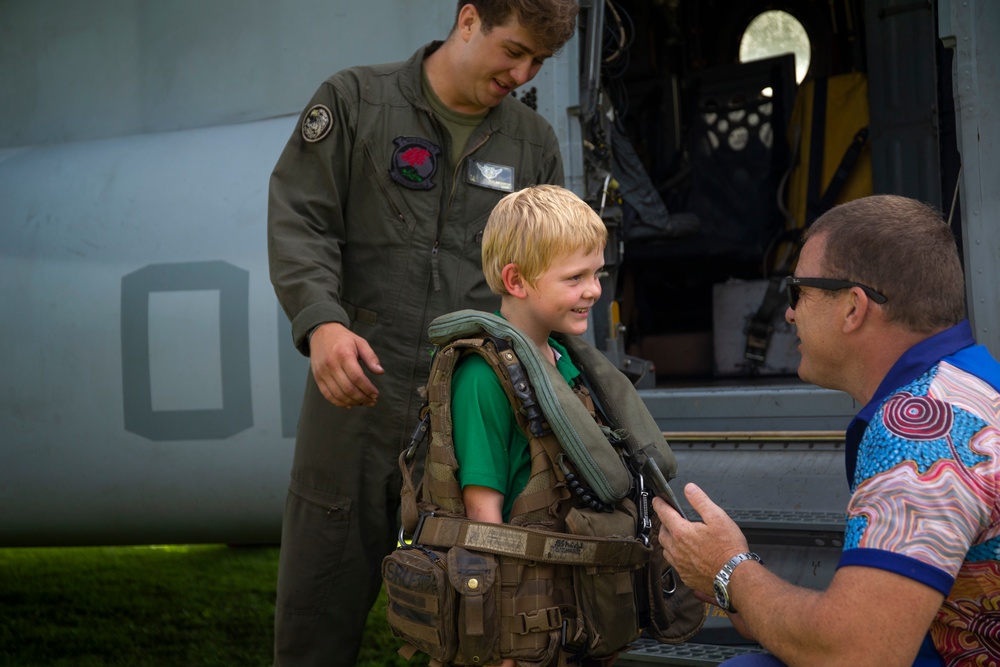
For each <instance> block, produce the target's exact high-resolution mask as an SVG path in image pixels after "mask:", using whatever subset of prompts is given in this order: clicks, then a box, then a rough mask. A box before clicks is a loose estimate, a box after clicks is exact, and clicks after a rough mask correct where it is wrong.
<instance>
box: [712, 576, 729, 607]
mask: <svg viewBox="0 0 1000 667" xmlns="http://www.w3.org/2000/svg"><path fill="white" fill-rule="evenodd" d="M712 588H713V589H714V590H715V601H716V602H718V603H719V606H720V607H722V608H723V609H725V610H726V611H729V591H728V590H726V587H725V586H723V585H722V584H721V583H720V582H718V581H716V582H715V583H714V584H712Z"/></svg>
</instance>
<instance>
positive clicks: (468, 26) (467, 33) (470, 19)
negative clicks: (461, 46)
mask: <svg viewBox="0 0 1000 667" xmlns="http://www.w3.org/2000/svg"><path fill="white" fill-rule="evenodd" d="M478 22H479V12H477V11H476V7H475V5H471V4H470V5H465V6H464V7H462V9H460V10H459V12H458V21H457V24H458V31H459V34H460V35H461V36H462V39H463V40H464V41H466V42H467V41H469V38H470V37H471V36H472V31H473V29H474V28H475V27H476V25H477V23H478Z"/></svg>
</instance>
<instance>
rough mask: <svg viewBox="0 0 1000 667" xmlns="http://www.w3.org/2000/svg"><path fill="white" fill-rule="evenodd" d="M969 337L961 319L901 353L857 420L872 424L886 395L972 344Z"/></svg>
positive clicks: (965, 321)
mask: <svg viewBox="0 0 1000 667" xmlns="http://www.w3.org/2000/svg"><path fill="white" fill-rule="evenodd" d="M975 344H976V340H975V339H974V338H973V337H972V325H971V324H969V321H968V320H962V321H961V322H959V323H958V324H956V325H955V326H953V327H949V328H947V329H945V330H944V331H941V332H939V333H936V334H934V335H933V336H931V337H930V338H926V339H924V340H922V341H920V342H919V343H917V344H916V345H914V346H913V347H911V348H910V349H909V350H907V351H906V352H904V353H903V356H901V357H900V358H899V359H898V360H897V361H896V363H895V364H893V366H892V368H890V369H889V372H888V373H886V375H885V377H884V378H882V382H881V383H880V384H879V386H878V389H876V390H875V395H874V396H872V398H871V400H870V401H868V405H866V406H865V407H863V408H862V409H861V412H859V413H858V418H860V419H863V420H865V421H866V422H868V421H871V418H872V417H873V416H874V415H875V412H876V411H877V410H878V408H879V406H880V405H882V401H884V400H885V399H886V398H887V397H888V396H889V394H891V393H893V392H895V391H896V390H897V389H899V388H900V387H902V386H905V385H908V384H909V383H910V382H912V381H913V380H916V379H917V378H918V377H920V376H921V375H923V374H924V373H926V372H927V371H928V370H929V369H930V368H931V367H932V366H934V365H935V364H936V363H937V362H939V361H941V360H942V359H944V358H945V357H948V356H951V355H952V354H955V353H956V352H958V351H959V350H961V349H963V348H966V347H969V346H970V345H975Z"/></svg>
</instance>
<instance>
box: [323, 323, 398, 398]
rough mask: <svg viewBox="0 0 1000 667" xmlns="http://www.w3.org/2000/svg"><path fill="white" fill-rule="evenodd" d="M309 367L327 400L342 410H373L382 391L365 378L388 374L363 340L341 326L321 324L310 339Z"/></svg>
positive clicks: (338, 324)
mask: <svg viewBox="0 0 1000 667" xmlns="http://www.w3.org/2000/svg"><path fill="white" fill-rule="evenodd" d="M309 350H310V351H309V364H310V366H311V367H312V373H313V377H314V378H315V379H316V384H317V385H318V386H319V390H320V392H322V394H323V397H324V398H326V400H328V401H330V402H331V403H333V404H334V405H336V406H338V407H341V408H352V407H356V406H362V405H366V406H369V407H371V406H373V405H375V401H376V400H378V389H376V388H375V385H374V384H372V381H371V380H370V379H369V378H368V376H367V375H365V371H364V369H363V368H362V367H361V363H362V362H363V363H364V365H365V367H367V369H368V370H369V371H371V372H372V373H375V374H376V375H382V373H384V372H385V371H384V370H383V369H382V365H381V364H379V361H378V356H377V355H376V354H375V351H374V350H372V348H371V346H370V345H369V344H368V341H366V340H365V339H364V338H362V337H361V336H358V335H357V334H355V333H353V332H352V331H351V330H350V329H348V328H347V327H345V326H344V325H343V324H340V323H338V322H328V323H326V324H321V325H319V326H318V327H316V329H315V330H314V331H313V332H312V336H311V337H310V338H309Z"/></svg>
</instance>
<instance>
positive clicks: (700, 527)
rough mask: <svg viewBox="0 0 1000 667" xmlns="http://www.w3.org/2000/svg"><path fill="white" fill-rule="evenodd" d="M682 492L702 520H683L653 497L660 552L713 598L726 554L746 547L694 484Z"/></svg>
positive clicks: (739, 533) (696, 587)
mask: <svg viewBox="0 0 1000 667" xmlns="http://www.w3.org/2000/svg"><path fill="white" fill-rule="evenodd" d="M684 495H685V496H686V497H687V499H688V502H689V503H691V507H693V508H694V510H695V511H696V512H698V514H699V515H701V518H702V521H704V523H698V522H692V521H687V520H686V519H684V518H682V517H681V515H679V514H678V513H677V512H676V511H675V510H674V509H673V508H672V507H670V506H669V505H668V504H667V503H665V502H663V501H662V500H660V499H659V498H654V499H653V509H654V510H656V513H657V515H659V517H660V523H661V525H660V536H659V537H660V544H661V545H662V546H663V556H664V558H665V559H666V560H667V562H668V563H670V565H672V566H673V568H674V570H675V571H676V572H677V573H678V574H679V575H680V577H681V579H682V580H683V581H684V583H685V584H687V585H688V586H689V587H690V588H693V589H694V590H696V591H701V592H702V593H704V595H705V596H706V598H709V600H710V601H713V602H714V600H715V597H714V594H713V590H712V583H713V581H714V579H715V575H716V574H718V573H719V570H721V569H722V566H723V565H725V564H726V561H728V560H729V559H730V558H732V557H733V556H735V555H736V554H738V553H742V552H744V551H748V550H749V549H748V548H747V541H746V538H745V537H744V536H743V533H742V531H740V529H739V527H738V526H737V525H736V524H735V523H734V522H733V520H732V519H730V518H729V515H728V514H726V513H725V512H724V511H723V510H722V508H721V507H719V506H718V505H716V504H715V503H713V502H712V501H711V499H710V498H709V497H708V496H707V495H705V492H704V491H702V490H701V489H700V488H698V487H697V486H696V485H694V484H687V485H685V487H684ZM703 599H704V598H703Z"/></svg>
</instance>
